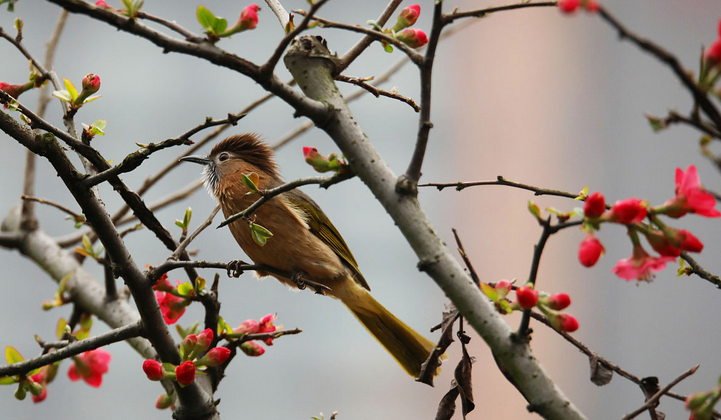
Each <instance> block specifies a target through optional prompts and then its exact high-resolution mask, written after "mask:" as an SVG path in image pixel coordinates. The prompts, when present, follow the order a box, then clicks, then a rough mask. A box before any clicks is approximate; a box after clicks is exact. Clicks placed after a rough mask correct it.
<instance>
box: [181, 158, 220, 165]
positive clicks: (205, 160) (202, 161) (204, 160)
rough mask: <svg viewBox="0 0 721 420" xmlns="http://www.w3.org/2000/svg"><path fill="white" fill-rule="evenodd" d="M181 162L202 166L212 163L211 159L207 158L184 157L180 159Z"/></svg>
mask: <svg viewBox="0 0 721 420" xmlns="http://www.w3.org/2000/svg"><path fill="white" fill-rule="evenodd" d="M178 160H180V161H181V162H193V163H199V164H201V165H208V164H210V162H212V161H211V160H210V159H208V158H207V157H205V156H184V157H182V158H180V159H178Z"/></svg>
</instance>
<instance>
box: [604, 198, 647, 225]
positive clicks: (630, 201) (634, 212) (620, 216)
mask: <svg viewBox="0 0 721 420" xmlns="http://www.w3.org/2000/svg"><path fill="white" fill-rule="evenodd" d="M604 217H605V218H607V219H608V220H609V221H611V222H615V223H620V224H622V225H628V224H631V223H639V222H641V221H643V219H645V218H646V206H645V205H644V203H643V201H641V200H639V199H638V198H636V197H633V198H627V199H625V200H620V201H616V203H615V204H614V205H613V206H612V207H611V210H609V211H608V212H607V214H606V215H605V216H604Z"/></svg>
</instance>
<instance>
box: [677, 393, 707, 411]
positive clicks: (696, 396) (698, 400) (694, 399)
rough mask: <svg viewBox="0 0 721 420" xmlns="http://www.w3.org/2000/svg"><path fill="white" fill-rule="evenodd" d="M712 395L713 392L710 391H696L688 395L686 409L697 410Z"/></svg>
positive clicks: (685, 403)
mask: <svg viewBox="0 0 721 420" xmlns="http://www.w3.org/2000/svg"><path fill="white" fill-rule="evenodd" d="M710 396H711V394H710V393H708V392H694V393H693V394H689V396H688V397H686V401H685V402H684V405H686V409H688V410H692V411H693V410H696V409H698V408H700V407H701V406H702V405H703V404H704V403H705V402H706V400H708V398H709V397H710Z"/></svg>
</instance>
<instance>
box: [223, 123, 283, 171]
mask: <svg viewBox="0 0 721 420" xmlns="http://www.w3.org/2000/svg"><path fill="white" fill-rule="evenodd" d="M222 152H230V153H232V154H234V155H236V156H238V157H239V158H241V159H243V160H244V161H246V162H248V163H250V164H251V165H253V166H255V167H257V168H258V169H260V170H261V171H263V172H265V173H267V174H269V175H270V176H271V177H273V178H279V177H280V173H279V170H278V165H276V164H275V159H274V158H273V149H271V148H270V146H268V144H267V143H265V142H263V141H262V140H260V136H258V135H257V134H252V133H248V134H240V135H237V136H232V137H228V138H227V139H225V140H223V141H221V142H220V143H218V144H216V145H215V147H213V150H212V151H211V152H210V155H211V156H217V155H218V154H220V153H222Z"/></svg>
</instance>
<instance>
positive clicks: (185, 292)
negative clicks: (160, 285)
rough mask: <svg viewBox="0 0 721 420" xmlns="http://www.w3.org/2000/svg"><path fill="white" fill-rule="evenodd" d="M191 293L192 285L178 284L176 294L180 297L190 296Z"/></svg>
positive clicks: (186, 283)
mask: <svg viewBox="0 0 721 420" xmlns="http://www.w3.org/2000/svg"><path fill="white" fill-rule="evenodd" d="M192 291H193V285H192V284H190V283H188V282H185V283H180V284H179V285H178V294H179V295H181V296H190V293H191V292H192Z"/></svg>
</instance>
